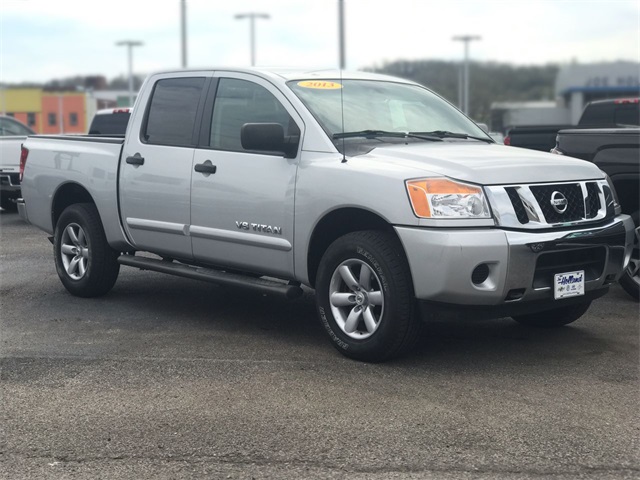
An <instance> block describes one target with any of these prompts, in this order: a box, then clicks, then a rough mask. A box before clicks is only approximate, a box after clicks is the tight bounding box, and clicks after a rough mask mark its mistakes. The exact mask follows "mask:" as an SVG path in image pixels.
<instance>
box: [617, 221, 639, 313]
mask: <svg viewBox="0 0 640 480" xmlns="http://www.w3.org/2000/svg"><path fill="white" fill-rule="evenodd" d="M631 217H632V218H633V223H634V224H635V229H636V231H635V239H634V241H633V251H632V252H631V260H629V265H628V266H627V268H626V269H625V270H624V272H623V273H622V276H621V277H620V280H619V282H620V286H621V287H622V288H623V289H624V291H625V292H627V293H628V294H629V295H631V296H632V297H633V298H635V299H636V301H638V300H640V221H639V220H638V217H639V212H635V213H634V214H633V215H631Z"/></svg>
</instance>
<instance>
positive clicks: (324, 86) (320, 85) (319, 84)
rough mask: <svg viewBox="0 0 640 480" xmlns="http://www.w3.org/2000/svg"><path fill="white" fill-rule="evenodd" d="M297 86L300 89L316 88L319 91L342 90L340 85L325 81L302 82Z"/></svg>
mask: <svg viewBox="0 0 640 480" xmlns="http://www.w3.org/2000/svg"><path fill="white" fill-rule="evenodd" d="M298 86H299V87H302V88H317V89H319V90H337V89H340V88H342V84H340V83H337V82H330V81H327V80H304V81H302V82H298Z"/></svg>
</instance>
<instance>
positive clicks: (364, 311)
mask: <svg viewBox="0 0 640 480" xmlns="http://www.w3.org/2000/svg"><path fill="white" fill-rule="evenodd" d="M316 303H317V308H318V315H319V317H320V321H321V322H322V325H323V326H324V328H325V330H326V331H327V333H328V334H329V338H330V339H331V342H332V344H333V346H334V347H335V348H336V349H337V350H338V351H339V352H340V353H342V354H343V355H346V356H347V357H350V358H354V359H357V360H363V361H369V362H380V361H384V360H388V359H391V358H393V357H397V356H400V355H402V354H403V353H406V352H407V351H408V350H410V349H411V348H412V347H413V346H414V345H415V343H416V341H417V340H418V338H419V331H420V329H421V325H422V324H421V322H420V319H419V318H418V316H417V314H416V308H415V298H414V293H413V283H412V281H411V273H410V270H409V265H408V262H407V259H406V257H405V255H404V251H403V250H402V246H401V244H400V242H399V241H398V239H397V238H396V237H395V236H393V235H392V234H390V233H387V232H382V231H360V232H353V233H349V234H347V235H345V236H343V237H340V238H338V239H337V240H336V241H335V242H333V243H332V244H331V245H330V246H329V248H328V249H327V251H326V252H325V254H324V256H323V257H322V260H321V262H320V267H319V269H318V275H317V278H316Z"/></svg>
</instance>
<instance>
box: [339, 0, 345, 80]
mask: <svg viewBox="0 0 640 480" xmlns="http://www.w3.org/2000/svg"><path fill="white" fill-rule="evenodd" d="M338 35H339V37H338V43H339V47H338V48H339V58H340V70H344V68H345V63H346V62H345V55H344V52H345V47H344V0H338Z"/></svg>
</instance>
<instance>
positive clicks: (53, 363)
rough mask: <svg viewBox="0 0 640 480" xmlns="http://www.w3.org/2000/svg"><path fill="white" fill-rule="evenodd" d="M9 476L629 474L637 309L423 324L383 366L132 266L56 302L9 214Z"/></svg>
mask: <svg viewBox="0 0 640 480" xmlns="http://www.w3.org/2000/svg"><path fill="white" fill-rule="evenodd" d="M0 228H1V230H0V235H1V242H0V315H1V317H0V368H1V371H0V375H1V384H0V477H1V478H7V479H22V478H38V479H40V478H52V479H67V478H88V479H95V478H100V479H112V478H113V479H115V478H126V479H141V478H158V479H160V478H243V479H244V478H277V479H298V478H354V479H388V478H426V479H445V480H446V479H458V478H462V479H466V478H469V479H471V478H473V479H476V478H480V479H484V478H486V479H489V478H516V479H518V478H548V477H552V476H557V477H559V478H597V479H602V478H611V479H618V478H638V477H639V476H640V418H639V417H640V413H639V411H640V410H639V408H638V405H639V403H638V400H639V399H640V395H639V385H640V383H639V371H638V366H639V315H638V305H637V304H636V303H634V302H632V301H631V300H630V298H629V297H628V296H627V295H626V294H625V293H624V292H623V291H622V290H621V289H620V288H619V287H617V286H616V287H615V288H613V289H612V291H611V292H610V293H609V294H608V295H607V296H605V297H604V298H602V299H600V300H598V301H597V302H595V303H594V304H593V306H592V309H591V310H590V311H589V313H588V314H587V315H586V317H584V318H583V319H581V320H580V321H578V322H576V323H575V324H574V325H573V326H570V327H565V328H562V329H559V330H555V331H539V330H532V329H527V328H524V327H521V326H519V325H518V324H516V323H515V322H513V321H511V320H509V319H500V320H495V321H486V322H474V321H473V319H469V320H468V321H464V322H456V323H453V324H452V323H444V322H440V323H433V324H432V325H431V326H430V328H429V331H428V334H427V335H425V338H424V339H423V340H422V342H421V344H420V347H419V348H418V350H417V351H416V352H415V353H413V354H412V355H410V356H408V357H406V358H403V359H401V360H398V361H394V362H391V363H387V364H383V365H370V364H363V363H357V362H354V361H350V360H348V359H345V358H343V357H342V356H340V355H339V354H338V353H337V352H336V351H335V350H334V349H333V348H332V347H331V346H330V344H329V342H328V341H327V340H326V339H325V336H324V333H323V331H322V329H321V327H320V325H319V322H317V320H316V318H315V312H314V307H313V299H312V297H311V296H310V295H309V296H306V297H303V298H302V299H300V300H297V301H294V302H286V301H284V300H281V299H278V298H270V297H266V296H261V295H255V294H245V293H243V292H240V291H237V290H230V289H225V288H218V287H215V286H211V285H208V284H204V283H199V282H194V281H190V280H185V279H179V278H175V277H170V276H165V275H161V274H157V273H152V272H140V271H136V270H133V269H127V268H123V269H122V272H121V275H120V279H119V280H118V283H117V284H116V287H115V288H114V289H113V291H112V292H111V293H110V294H109V295H107V296H105V297H104V298H101V299H92V300H84V299H79V298H74V297H72V296H70V295H68V294H67V293H66V291H65V290H64V288H63V287H62V285H61V284H60V282H59V281H58V279H57V276H56V274H55V270H54V266H53V261H52V252H51V245H50V244H49V242H48V241H47V239H46V236H45V234H43V233H41V232H39V231H37V230H36V229H35V228H33V227H30V226H27V225H26V224H24V223H22V222H21V221H20V219H19V217H18V216H17V215H16V214H7V213H0Z"/></svg>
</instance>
